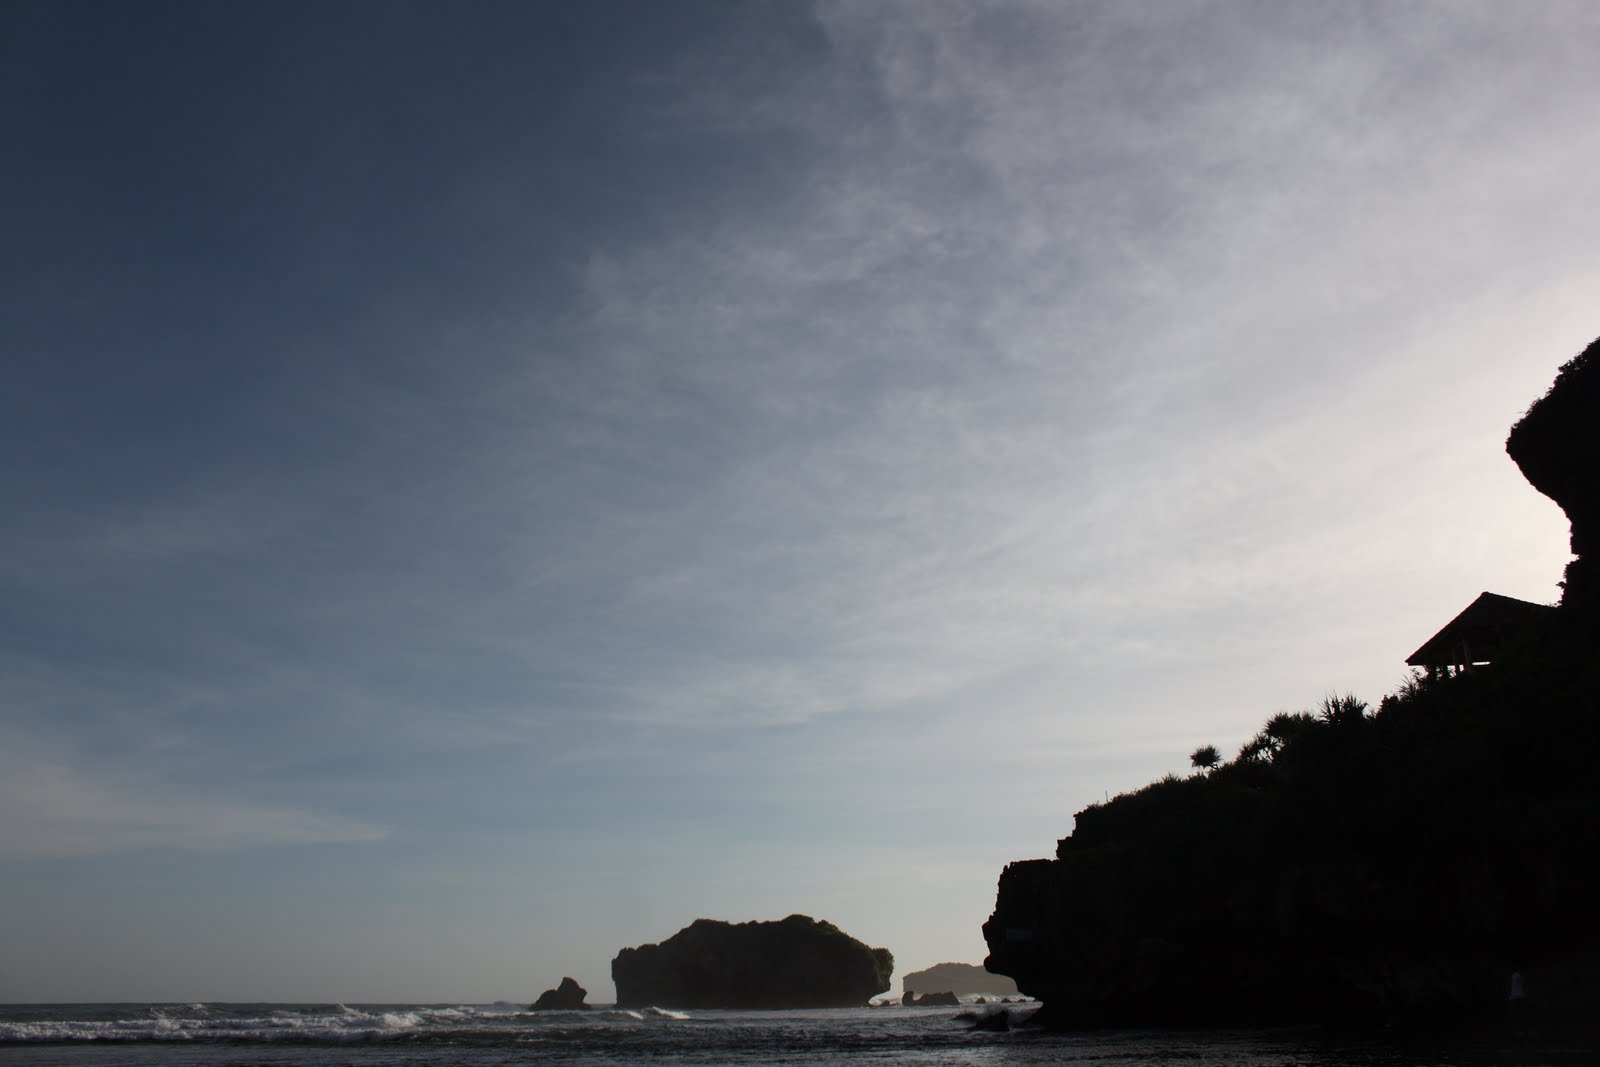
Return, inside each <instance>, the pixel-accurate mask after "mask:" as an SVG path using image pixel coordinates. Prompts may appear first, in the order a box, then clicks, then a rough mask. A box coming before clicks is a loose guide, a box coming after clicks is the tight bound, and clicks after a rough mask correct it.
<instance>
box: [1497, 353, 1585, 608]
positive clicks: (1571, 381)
mask: <svg viewBox="0 0 1600 1067" xmlns="http://www.w3.org/2000/svg"><path fill="white" fill-rule="evenodd" d="M1506 451H1507V452H1508V453H1509V454H1510V456H1511V458H1512V459H1513V460H1515V461H1516V464H1517V466H1518V467H1520V468H1522V473H1523V475H1524V476H1526V477H1527V479H1528V481H1529V482H1531V483H1532V484H1533V487H1534V488H1535V489H1537V490H1539V492H1541V493H1543V494H1544V495H1545V496H1547V497H1549V498H1550V499H1551V500H1554V501H1555V502H1556V503H1557V504H1559V505H1561V510H1563V511H1565V512H1566V513H1567V520H1568V521H1569V522H1571V524H1572V554H1573V556H1575V557H1576V558H1575V559H1574V560H1573V561H1572V562H1571V563H1570V564H1569V565H1568V566H1567V578H1566V583H1565V584H1566V592H1565V595H1564V596H1563V600H1562V602H1563V603H1564V604H1568V605H1577V606H1579V607H1581V608H1583V609H1585V610H1587V611H1590V612H1593V611H1594V610H1595V609H1596V608H1597V607H1600V341H1596V342H1595V343H1594V344H1592V345H1590V346H1589V347H1588V348H1587V349H1585V350H1584V351H1583V352H1582V353H1581V354H1580V355H1579V356H1578V357H1577V358H1575V359H1573V360H1572V361H1571V362H1570V363H1568V364H1566V365H1565V366H1563V367H1562V368H1561V372H1560V373H1559V374H1558V375H1557V377H1556V380H1555V384H1554V385H1552V386H1551V387H1550V391H1549V392H1548V393H1546V394H1545V395H1544V396H1543V397H1541V398H1540V399H1539V400H1538V401H1537V402H1536V403H1535V404H1534V405H1533V407H1531V408H1529V409H1528V413H1527V414H1526V415H1524V416H1523V417H1522V420H1521V421H1519V422H1518V423H1517V424H1516V425H1515V426H1513V427H1512V428H1511V436H1510V437H1509V438H1508V439H1507V441H1506Z"/></svg>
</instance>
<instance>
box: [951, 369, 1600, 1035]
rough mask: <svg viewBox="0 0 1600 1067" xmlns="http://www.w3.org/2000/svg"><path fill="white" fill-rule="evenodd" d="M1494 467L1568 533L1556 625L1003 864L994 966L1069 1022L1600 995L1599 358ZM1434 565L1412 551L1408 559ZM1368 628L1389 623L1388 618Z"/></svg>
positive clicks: (1312, 1014) (1287, 733)
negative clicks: (1553, 508)
mask: <svg viewBox="0 0 1600 1067" xmlns="http://www.w3.org/2000/svg"><path fill="white" fill-rule="evenodd" d="M1508 449H1509V451H1510V453H1511V455H1512V457H1513V458H1514V459H1515V460H1516V462H1517V463H1518V464H1519V465H1520V466H1521V467H1522V469H1523V471H1524V472H1525V473H1526V474H1527V476H1528V479H1529V481H1531V482H1532V483H1533V484H1534V485H1535V486H1536V487H1537V488H1538V489H1539V490H1540V491H1541V492H1543V493H1545V494H1547V495H1549V496H1550V497H1551V498H1552V499H1553V500H1555V501H1556V502H1557V503H1559V504H1560V505H1561V506H1562V507H1563V508H1564V509H1565V510H1566V512H1567V514H1568V516H1569V517H1570V518H1571V521H1572V531H1573V532H1572V547H1573V551H1574V553H1575V554H1576V556H1577V558H1576V559H1575V560H1574V561H1573V562H1572V564H1571V565H1570V566H1569V568H1568V571H1567V582H1566V593H1565V596H1564V599H1563V604H1562V606H1561V607H1560V608H1559V609H1558V610H1557V611H1554V612H1551V613H1549V616H1548V617H1547V618H1541V619H1540V620H1538V621H1537V622H1536V623H1535V624H1531V625H1530V627H1529V629H1528V630H1527V631H1526V632H1525V633H1523V634H1521V635H1519V637H1518V639H1517V641H1516V642H1515V643H1514V645H1512V646H1508V647H1507V648H1506V649H1505V650H1504V651H1503V653H1502V654H1501V656H1500V657H1499V658H1497V659H1496V660H1495V663H1494V665H1493V666H1492V667H1491V668H1489V669H1486V670H1482V671H1477V672H1473V673H1467V674H1462V675H1460V676H1456V677H1451V678H1443V679H1433V680H1421V679H1419V680H1417V681H1416V682H1414V683H1413V684H1411V685H1409V686H1407V687H1406V688H1404V689H1403V690H1402V691H1401V692H1399V693H1396V694H1394V695H1393V696H1390V697H1386V698H1385V699H1384V700H1383V702H1382V703H1381V704H1380V706H1379V707H1378V709H1377V710H1376V711H1375V712H1372V713H1369V712H1368V711H1367V710H1366V709H1365V707H1364V706H1358V703H1357V702H1353V701H1352V702H1351V703H1350V704H1347V705H1346V704H1339V703H1337V702H1333V703H1331V704H1325V705H1324V710H1323V713H1322V714H1321V715H1320V716H1311V715H1302V716H1290V715H1281V716H1277V717H1276V718H1275V719H1274V720H1272V721H1271V722H1269V723H1268V724H1267V727H1266V728H1265V729H1264V730H1263V731H1262V733H1261V735H1259V736H1258V737H1257V738H1256V739H1255V740H1253V741H1252V742H1250V743H1249V744H1247V745H1246V746H1245V747H1244V749H1243V750H1241V752H1240V754H1239V756H1238V757H1237V758H1236V759H1234V760H1232V761H1229V762H1225V763H1223V764H1221V765H1220V766H1218V767H1216V768H1215V769H1214V770H1212V771H1210V772H1209V773H1205V774H1197V775H1194V776H1191V777H1188V778H1176V777H1169V778H1167V779H1165V780H1163V781H1160V782H1156V783H1153V784H1152V785H1150V786H1147V787H1146V788H1144V789H1141V790H1139V791H1137V792H1134V793H1129V794H1125V795H1123V796H1120V797H1117V798H1115V799H1113V800H1111V801H1110V802H1108V803H1106V804H1096V805H1093V806H1091V807H1089V808H1087V809H1085V810H1084V811H1081V812H1079V813H1078V815H1077V821H1076V826H1075V828H1074V831H1073V833H1072V834H1071V836H1069V837H1067V838H1064V839H1062V840H1061V841H1060V842H1059V843H1058V845H1057V850H1056V856H1055V858H1054V859H1039V860H1028V861H1024V862H1019V863H1013V864H1011V865H1010V866H1008V867H1007V868H1006V869H1005V871H1004V872H1003V873H1002V874H1001V876H1000V884H999V893H998V897H997V900H996V904H995V911H994V914H993V915H992V916H991V917H990V919H989V921H988V922H987V923H986V924H985V925H984V928H983V932H984V937H985V939H986V940H987V942H988V945H989V953H990V954H989V958H988V959H987V960H986V961H985V964H986V966H987V967H988V969H989V970H991V971H994V972H997V973H1000V974H1006V975H1010V976H1011V977H1013V978H1015V979H1016V981H1017V985H1018V987H1019V988H1020V989H1021V991H1022V992H1023V993H1026V994H1028V995H1030V996H1034V997H1037V998H1039V999H1041V1000H1043V1001H1045V1005H1046V1006H1045V1009H1044V1011H1043V1012H1042V1013H1041V1021H1050V1022H1054V1023H1056V1024H1058V1025H1066V1026H1105V1025H1153V1024H1169V1023H1171V1024H1200V1025H1226V1024H1270V1023H1280V1022H1302V1021H1347V1022H1349V1021H1354V1022H1373V1023H1385V1022H1407V1021H1419V1020H1435V1021H1446V1020H1448V1021H1451V1022H1463V1021H1469V1022H1470V1021H1477V1022H1484V1021H1491V1020H1494V1019H1496V1018H1501V1017H1503V1016H1504V1013H1505V1011H1506V989H1507V981H1508V978H1509V975H1510V973H1511V972H1512V971H1513V970H1516V971H1518V972H1520V973H1522V974H1523V975H1524V976H1525V977H1526V980H1527V981H1528V983H1529V984H1530V985H1531V986H1538V987H1539V990H1540V992H1539V993H1538V994H1536V997H1537V1000H1538V1003H1539V1008H1540V1012H1541V1015H1542V1016H1543V1017H1545V1018H1551V1019H1553V1018H1557V1017H1561V1016H1565V1017H1567V1018H1569V1019H1571V1020H1587V1019H1589V1018H1590V1017H1591V1014H1592V1007H1591V1005H1592V1004H1593V1003H1594V1002H1595V1001H1596V999H1600V918H1597V915H1596V912H1595V909H1594V907H1593V901H1594V899H1595V898H1596V897H1597V896H1600V850H1596V849H1595V848H1594V846H1593V842H1594V841H1596V840H1600V779H1597V777H1596V775H1595V773H1594V769H1593V766H1592V762H1593V757H1594V753H1595V752H1597V751H1600V711H1597V709H1600V675H1596V673H1595V671H1594V669H1593V662H1594V658H1595V643H1596V640H1597V635H1596V629H1595V624H1594V620H1595V615H1596V611H1597V609H1600V585H1597V582H1600V579H1597V576H1596V573H1595V569H1596V568H1597V567H1600V542H1597V539H1600V480H1597V478H1596V471H1597V470H1600V462H1597V460H1600V342H1597V344H1596V345H1595V346H1591V347H1590V348H1589V349H1588V350H1587V351H1586V352H1584V353H1583V355H1582V356H1580V357H1578V359H1576V360H1573V361H1572V362H1571V363H1569V364H1567V366H1565V367H1564V368H1563V369H1562V371H1561V375H1560V377H1559V378H1558V379H1557V381H1556V383H1555V385H1554V386H1553V387H1552V389H1551V390H1550V393H1549V394H1548V395H1547V396H1546V397H1545V398H1544V399H1542V400H1540V401H1539V402H1538V403H1537V404H1535V405H1534V407H1533V408H1532V409H1531V410H1530V411H1529V412H1528V414H1527V416H1526V417H1525V418H1524V419H1523V420H1522V421H1521V422H1519V423H1518V424H1517V426H1516V427H1515V428H1514V429H1513V431H1512V434H1511V440H1510V442H1509V444H1508ZM1418 550H1419V551H1426V546H1419V547H1418ZM1379 607H1380V608H1381V605H1379Z"/></svg>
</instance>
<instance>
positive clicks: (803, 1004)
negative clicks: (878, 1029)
mask: <svg viewBox="0 0 1600 1067" xmlns="http://www.w3.org/2000/svg"><path fill="white" fill-rule="evenodd" d="M893 973H894V956H893V955H891V954H890V953H889V950H888V949H882V948H869V947H868V946H866V945H865V944H863V943H862V942H860V941H857V940H856V939H855V938H853V937H851V936H849V935H848V934H846V933H844V932H843V931H842V930H840V929H839V928H838V927H837V926H834V925H833V924H832V923H828V922H822V921H819V920H817V919H812V918H811V917H809V916H806V915H791V916H789V917H788V918H787V919H784V920H782V921H781V922H748V923H738V924H734V923H727V922H720V921H718V920H715V919H696V920H695V921H694V922H692V923H690V924H689V925H688V926H686V927H684V928H683V929H682V930H679V931H678V932H677V933H676V934H673V935H672V936H671V937H669V938H667V939H666V940H665V941H663V942H661V943H660V944H658V945H641V946H639V947H638V948H625V949H623V950H622V951H621V952H619V953H617V957H616V959H614V960H612V961H611V977H612V980H613V981H614V982H615V983H616V986H617V1006H618V1007H619V1008H642V1007H651V1006H654V1007H662V1008H746V1009H752V1008H755V1009H759V1008H839V1007H860V1006H862V1005H864V1004H866V1002H867V1001H868V999H870V998H871V997H873V996H875V995H876V994H879V993H882V992H884V991H885V990H886V989H888V988H889V977H890V975H891V974H893Z"/></svg>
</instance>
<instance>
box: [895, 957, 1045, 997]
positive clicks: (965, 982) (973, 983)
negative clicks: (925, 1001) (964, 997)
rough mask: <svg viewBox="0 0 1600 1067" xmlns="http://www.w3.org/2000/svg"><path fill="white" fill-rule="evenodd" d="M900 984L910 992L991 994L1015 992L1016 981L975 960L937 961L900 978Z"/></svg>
mask: <svg viewBox="0 0 1600 1067" xmlns="http://www.w3.org/2000/svg"><path fill="white" fill-rule="evenodd" d="M900 988H901V989H904V990H905V991H906V992H907V993H937V992H939V991H940V990H949V991H950V992H952V993H956V994H962V993H987V994H990V995H991V996H999V997H1005V996H1015V995H1016V993H1017V983H1016V982H1014V981H1013V980H1011V979H1010V978H1008V977H1006V976H1005V975H1003V974H990V973H989V972H988V971H986V970H984V969H983V968H982V967H979V966H977V965H976V964H972V963H936V964H934V965H933V966H932V967H929V968H928V969H927V970H923V971H912V972H911V973H910V974H908V975H906V976H905V977H904V978H901V979H900Z"/></svg>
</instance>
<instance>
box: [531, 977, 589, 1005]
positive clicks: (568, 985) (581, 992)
mask: <svg viewBox="0 0 1600 1067" xmlns="http://www.w3.org/2000/svg"><path fill="white" fill-rule="evenodd" d="M588 996H589V991H588V990H587V989H585V988H583V986H581V985H579V984H578V983H577V982H575V981H574V980H572V979H571V978H563V979H561V984H560V985H559V986H557V987H556V988H554V989H546V990H545V991H544V992H543V993H540V994H539V999H538V1000H536V1001H534V1002H533V1004H532V1005H531V1006H530V1008H529V1010H530V1011H586V1010H588V1007H589V1005H588V1004H586V1003H585V1000H586V998H587V997H588Z"/></svg>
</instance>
